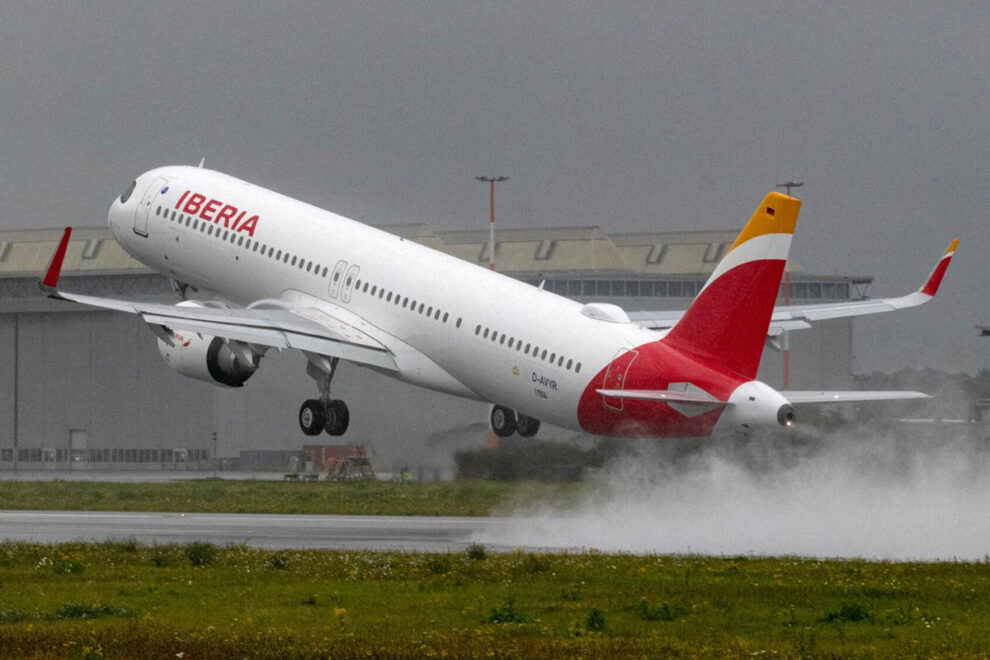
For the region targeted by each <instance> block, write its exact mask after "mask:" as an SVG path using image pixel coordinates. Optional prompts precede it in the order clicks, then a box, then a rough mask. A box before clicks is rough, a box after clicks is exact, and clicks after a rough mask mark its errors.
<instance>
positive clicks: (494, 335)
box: [492, 330, 498, 342]
mask: <svg viewBox="0 0 990 660" xmlns="http://www.w3.org/2000/svg"><path fill="white" fill-rule="evenodd" d="M496 339H498V333H497V332H495V331H494V330H492V341H493V342H494V341H495V340H496Z"/></svg>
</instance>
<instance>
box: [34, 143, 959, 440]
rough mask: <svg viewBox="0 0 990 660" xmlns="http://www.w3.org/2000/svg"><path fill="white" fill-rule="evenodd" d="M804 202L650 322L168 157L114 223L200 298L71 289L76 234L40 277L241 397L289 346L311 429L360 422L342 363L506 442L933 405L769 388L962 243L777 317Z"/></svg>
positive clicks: (919, 297) (132, 246) (941, 269)
mask: <svg viewBox="0 0 990 660" xmlns="http://www.w3.org/2000/svg"><path fill="white" fill-rule="evenodd" d="M800 206H801V202H800V200H798V199H796V198H793V197H789V196H787V195H783V194H781V193H778V192H770V193H769V194H767V195H766V197H764V199H763V201H762V202H760V205H759V206H758V207H757V208H756V210H755V212H754V213H753V215H752V217H751V218H750V220H749V222H748V223H747V224H746V225H745V227H744V228H743V229H742V231H741V232H740V233H739V236H738V238H737V239H736V241H735V243H734V244H733V245H732V247H731V249H729V251H728V252H727V253H726V255H725V256H724V258H723V259H722V260H721V262H720V263H719V264H718V265H717V267H716V268H715V270H714V272H713V273H712V274H711V276H710V277H709V279H708V280H707V282H706V283H705V285H704V287H703V288H702V289H701V291H700V292H699V293H698V295H697V297H695V299H694V300H693V301H692V302H691V304H690V306H689V307H688V308H687V309H686V310H684V311H681V312H674V313H671V312H651V313H648V314H641V315H639V318H638V319H635V318H631V316H630V314H627V313H626V312H625V311H624V310H622V309H621V308H620V307H618V306H616V305H612V304H607V303H587V304H582V303H580V302H577V301H574V300H571V299H568V298H564V297H562V296H558V295H556V294H554V293H551V292H549V291H545V290H543V289H542V288H539V287H536V286H532V285H530V284H527V283H524V282H521V281H518V280H515V279H513V278H510V277H507V276H505V275H501V274H499V273H497V272H494V271H492V270H489V269H486V268H481V267H479V266H476V265H474V264H470V263H467V262H465V261H462V260H460V259H457V258H455V257H452V256H450V255H447V254H444V253H441V252H437V251H435V250H432V249H430V248H428V247H425V246H423V245H420V244H418V243H415V242H412V241H409V240H407V239H405V238H403V237H400V236H395V235H393V234H389V233H387V232H384V231H381V230H378V229H375V228H373V227H370V226H368V225H365V224H361V223H359V222H356V221H354V220H350V219H347V218H344V217H342V216H339V215H336V214H334V213H331V212H329V211H325V210H322V209H319V208H316V207H314V206H311V205H309V204H306V203H304V202H301V201H298V200H295V199H292V198H290V197H287V196H284V195H281V194H279V193H276V192H273V191H271V190H267V189H265V188H262V187H260V186H256V185H254V184H251V183H248V182H245V181H242V180H239V179H236V178H234V177H232V176H229V175H227V174H223V173H221V172H217V171H213V170H209V169H205V168H203V167H202V163H201V164H200V167H191V166H169V167H160V168H156V169H152V170H150V171H148V172H145V173H144V174H141V175H140V176H138V177H137V178H136V179H135V180H134V181H133V182H132V183H131V184H130V185H129V186H128V187H127V189H126V190H125V192H124V193H123V194H122V195H120V197H118V198H117V199H115V200H114V201H113V203H112V205H111V206H110V209H109V212H108V222H109V225H110V229H111V231H112V233H113V236H114V237H115V238H116V240H117V242H118V243H119V244H120V245H121V247H122V248H123V249H124V250H126V251H127V252H128V253H129V254H130V255H131V256H133V257H134V258H135V259H137V260H138V261H140V262H142V263H144V264H146V265H147V266H148V267H150V268H151V269H153V270H155V271H157V272H159V273H161V274H162V275H164V276H165V277H167V278H169V279H170V280H171V281H172V282H173V286H174V288H175V289H176V291H177V292H179V293H180V294H181V295H182V296H183V298H186V299H184V300H182V301H181V302H179V303H177V304H175V305H169V304H160V303H151V302H140V301H126V300H116V299H111V298H100V297H94V296H88V295H80V294H75V293H70V292H67V291H63V290H61V289H59V288H58V280H59V274H60V272H61V268H62V262H63V259H64V257H65V253H66V250H67V248H68V243H69V238H70V236H71V232H72V228H71V227H67V228H66V229H65V231H64V234H63V236H62V239H61V241H60V243H59V245H58V247H57V249H56V250H55V253H54V254H53V255H52V260H51V262H50V264H49V267H48V269H47V272H46V273H45V275H44V276H43V278H42V279H41V280H40V282H39V284H40V286H41V288H42V290H43V291H44V292H45V293H46V294H47V295H48V296H50V297H52V298H57V299H61V300H66V301H72V302H76V303H81V304H83V305H89V306H92V307H97V308H102V309H110V310H118V311H121V312H127V313H131V314H137V315H139V316H140V317H141V318H142V319H143V320H144V321H145V322H146V323H147V324H148V326H149V327H150V329H151V330H152V332H154V334H155V335H156V336H157V341H158V347H159V350H160V352H161V355H162V357H163V358H164V360H165V362H166V363H167V364H168V366H169V367H171V368H172V369H174V370H176V371H177V372H179V373H181V374H183V375H185V376H188V377H190V378H194V379H197V380H201V381H205V382H208V383H212V384H214V385H218V386H222V387H241V386H242V385H243V384H244V383H245V381H247V380H248V379H249V378H250V377H251V376H252V375H253V374H254V373H255V372H256V371H257V369H258V368H259V366H260V364H261V360H262V358H263V356H264V355H265V354H266V352H267V351H268V350H271V349H273V348H274V349H277V350H287V349H293V350H298V351H301V352H302V353H303V354H304V355H305V356H306V358H307V365H306V373H307V374H308V375H309V376H310V377H311V378H313V379H314V380H315V381H316V384H317V390H318V392H319V395H318V397H316V398H312V399H308V400H306V401H305V402H303V404H302V406H301V408H300V410H299V415H298V421H299V426H300V429H301V430H302V432H303V433H304V434H306V435H311V436H312V435H317V434H320V433H321V432H324V431H325V432H327V433H328V434H330V435H334V436H336V435H341V434H343V433H344V432H345V431H346V430H347V428H348V425H349V422H350V413H349V410H348V407H347V404H346V403H345V402H343V401H342V400H340V399H335V398H333V396H332V394H331V383H332V381H333V379H334V377H335V376H336V374H337V370H338V368H339V365H340V362H341V360H343V361H345V362H348V363H353V364H357V365H361V366H363V367H367V368H369V369H372V370H374V371H377V372H380V373H382V374H385V375H387V376H391V377H393V378H397V379H399V380H401V381H405V382H408V383H412V384H414V385H418V386H422V387H426V388H430V389H432V390H437V391H440V392H446V393H449V394H453V395H456V396H460V397H466V398H469V399H475V400H479V401H484V402H488V403H489V404H491V413H490V420H489V421H490V424H491V428H492V430H493V431H494V432H495V433H496V434H497V435H498V436H501V437H507V436H510V435H513V434H518V435H520V436H523V437H531V436H533V435H535V434H536V433H537V432H538V430H539V428H540V424H541V422H547V423H552V424H555V425H557V426H560V427H563V428H566V429H572V430H579V431H585V432H588V433H591V434H596V435H606V436H619V437H653V438H663V437H684V436H707V435H711V434H713V433H722V432H741V433H749V432H750V431H752V430H753V429H757V428H779V427H781V426H784V427H789V426H791V424H792V423H793V421H794V419H795V409H794V406H795V405H799V404H808V403H836V402H847V401H871V400H881V399H909V398H921V397H926V396H927V395H925V394H922V393H919V392H858V391H835V392H802V391H778V390H776V389H774V388H772V387H770V386H769V385H767V384H765V383H763V382H760V381H759V380H757V379H756V374H757V369H758V367H759V363H760V359H761V356H762V352H763V350H764V346H765V345H766V344H767V343H768V341H772V340H773V338H774V337H775V336H776V335H779V334H780V333H781V332H784V331H788V330H797V329H801V328H806V327H809V326H810V323H811V322H813V321H817V320H820V319H826V318H839V317H847V316H856V315H862V314H873V313H878V312H886V311H893V310H896V309H904V308H908V307H914V306H917V305H920V304H923V303H925V302H927V301H928V300H931V298H932V297H933V296H934V295H935V294H936V292H937V290H938V288H939V285H940V283H941V281H942V278H943V276H944V274H945V271H946V269H947V268H948V265H949V262H950V261H951V259H952V257H953V255H954V254H955V250H956V246H957V245H958V240H953V241H952V243H951V245H950V246H949V249H948V250H946V251H945V253H944V254H943V256H942V257H941V259H940V260H939V261H938V263H937V264H936V266H935V268H934V270H933V271H932V272H931V275H930V276H929V278H928V279H927V280H926V282H925V284H924V285H923V286H922V287H921V288H920V289H918V290H917V291H915V292H913V293H910V294H908V295H905V296H901V297H897V298H885V299H875V300H871V299H867V300H861V301H851V302H841V303H828V304H820V305H794V306H781V307H775V303H776V300H777V295H778V291H779V288H780V282H781V277H782V275H783V272H784V267H785V264H786V261H787V257H788V253H789V249H790V244H791V239H792V237H793V234H794V229H795V225H796V223H797V218H798V212H799V210H800ZM205 292H210V293H208V294H205V295H206V299H194V298H187V296H188V294H190V293H198V294H204V293H205ZM633 316H637V315H635V314H634V315H633Z"/></svg>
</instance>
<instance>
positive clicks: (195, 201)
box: [182, 193, 206, 215]
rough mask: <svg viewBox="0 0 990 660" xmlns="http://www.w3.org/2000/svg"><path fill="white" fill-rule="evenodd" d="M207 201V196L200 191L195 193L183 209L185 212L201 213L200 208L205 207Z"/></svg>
mask: <svg viewBox="0 0 990 660" xmlns="http://www.w3.org/2000/svg"><path fill="white" fill-rule="evenodd" d="M205 201H206V197H204V196H203V195H200V194H199V193H193V195H192V197H190V198H189V201H188V202H186V205H185V207H184V208H183V209H182V210H183V211H184V212H186V213H189V214H192V215H196V214H197V213H199V209H200V208H202V207H203V202H205Z"/></svg>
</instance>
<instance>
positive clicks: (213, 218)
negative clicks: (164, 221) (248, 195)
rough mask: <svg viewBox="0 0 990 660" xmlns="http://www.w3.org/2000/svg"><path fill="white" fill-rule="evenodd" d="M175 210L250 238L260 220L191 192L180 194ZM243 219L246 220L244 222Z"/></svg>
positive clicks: (255, 216)
mask: <svg viewBox="0 0 990 660" xmlns="http://www.w3.org/2000/svg"><path fill="white" fill-rule="evenodd" d="M207 200H209V201H207ZM175 208H176V209H180V210H181V211H182V212H183V213H188V214H189V215H193V216H197V215H198V216H199V217H200V218H202V219H203V220H206V221H207V222H213V223H215V224H218V225H219V224H221V223H223V226H224V227H225V228H228V229H231V230H233V231H237V232H244V233H245V234H247V235H248V236H251V237H254V232H255V230H256V229H257V228H258V222H259V221H260V220H261V218H260V217H259V216H258V215H257V214H251V215H249V214H248V212H247V211H243V210H241V209H239V208H237V207H236V206H232V205H230V204H224V203H223V202H221V201H220V200H219V199H213V198H209V197H207V196H206V195H201V194H199V193H196V192H193V191H191V190H187V191H185V192H184V193H182V197H180V198H179V201H177V202H176V203H175ZM245 218H247V219H246V220H245Z"/></svg>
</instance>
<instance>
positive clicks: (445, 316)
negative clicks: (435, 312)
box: [443, 312, 448, 323]
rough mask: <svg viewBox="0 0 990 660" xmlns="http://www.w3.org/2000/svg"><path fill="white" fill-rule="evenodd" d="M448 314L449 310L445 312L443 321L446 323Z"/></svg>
mask: <svg viewBox="0 0 990 660" xmlns="http://www.w3.org/2000/svg"><path fill="white" fill-rule="evenodd" d="M447 314H448V312H444V313H443V322H444V323H446V322H447Z"/></svg>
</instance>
